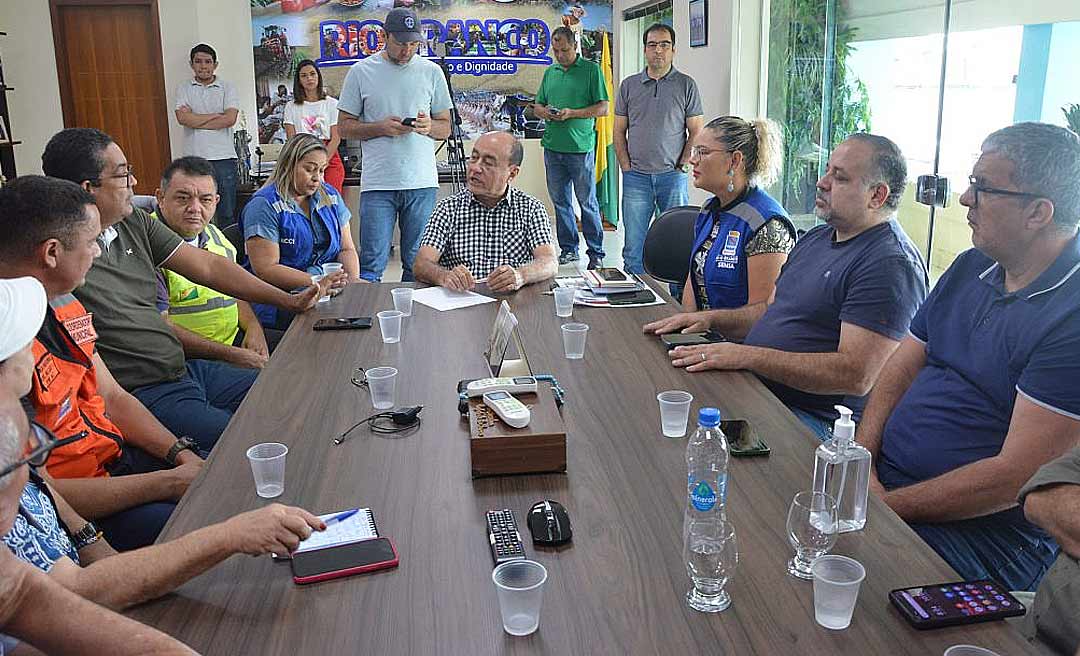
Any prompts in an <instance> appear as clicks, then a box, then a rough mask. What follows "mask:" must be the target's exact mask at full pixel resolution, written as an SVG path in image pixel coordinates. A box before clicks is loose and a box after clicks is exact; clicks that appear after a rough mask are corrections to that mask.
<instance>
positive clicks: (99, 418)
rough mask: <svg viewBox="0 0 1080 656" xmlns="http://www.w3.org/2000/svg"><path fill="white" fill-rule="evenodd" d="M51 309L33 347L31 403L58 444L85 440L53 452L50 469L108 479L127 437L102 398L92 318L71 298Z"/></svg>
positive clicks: (51, 305) (57, 300)
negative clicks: (111, 466) (93, 357)
mask: <svg viewBox="0 0 1080 656" xmlns="http://www.w3.org/2000/svg"><path fill="white" fill-rule="evenodd" d="M49 308H50V310H49V313H48V314H47V315H46V317H45V325H43V326H42V328H41V331H40V332H39V333H38V337H37V339H35V340H34V344H33V353H34V381H33V382H34V385H33V388H32V389H31V390H30V401H31V403H33V405H34V409H35V411H36V420H37V421H38V422H39V423H40V424H41V425H42V426H45V427H46V428H48V429H49V430H51V431H52V432H53V433H55V434H56V436H57V437H58V438H60V439H65V438H69V437H75V436H77V435H82V436H83V438H82V439H80V440H78V441H77V442H73V443H71V444H67V445H65V446H61V447H59V448H56V449H53V450H52V453H50V454H49V461H48V462H47V463H46V467H47V469H48V471H49V474H51V475H52V476H55V477H56V478H91V477H96V476H108V472H107V471H106V467H107V466H109V465H111V464H112V463H113V462H114V461H116V460H117V459H118V458H119V457H120V454H121V450H122V449H123V447H124V437H123V435H121V433H120V429H119V428H117V427H116V425H115V424H113V423H112V421H111V420H110V419H109V417H108V415H107V414H106V413H105V399H103V398H101V395H100V394H98V389H97V371H96V368H95V367H94V361H93V360H92V359H91V358H92V356H93V354H94V343H95V342H96V341H97V333H96V332H95V331H94V323H93V317H92V315H91V314H90V313H89V312H87V311H86V308H84V307H83V305H82V303H80V302H79V301H77V300H75V297H74V296H72V295H71V294H64V295H63V296H60V297H58V298H54V299H53V300H51V301H49Z"/></svg>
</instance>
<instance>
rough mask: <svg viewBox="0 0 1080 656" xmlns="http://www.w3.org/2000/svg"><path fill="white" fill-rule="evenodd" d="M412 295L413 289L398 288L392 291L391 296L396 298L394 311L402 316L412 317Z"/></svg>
mask: <svg viewBox="0 0 1080 656" xmlns="http://www.w3.org/2000/svg"><path fill="white" fill-rule="evenodd" d="M412 294H413V290H412V287H398V288H397V289H391V290H390V295H391V296H393V297H394V309H395V310H397V311H398V312H400V313H401V315H402V316H405V317H411V316H412Z"/></svg>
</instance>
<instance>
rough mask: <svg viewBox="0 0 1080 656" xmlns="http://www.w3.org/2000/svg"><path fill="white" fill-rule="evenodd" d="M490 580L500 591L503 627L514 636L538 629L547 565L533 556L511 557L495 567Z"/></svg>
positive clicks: (527, 633) (500, 610)
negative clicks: (531, 557)
mask: <svg viewBox="0 0 1080 656" xmlns="http://www.w3.org/2000/svg"><path fill="white" fill-rule="evenodd" d="M491 580H492V581H494V582H495V589H496V590H497V591H498V593H499V612H500V613H501V614H502V622H503V629H505V630H506V632H507V633H509V634H510V635H513V636H525V635H529V634H530V633H532V632H534V631H536V629H537V628H538V627H539V626H540V606H541V605H543V602H544V582H545V581H547V569H545V568H544V566H543V565H541V564H540V563H537V562H534V561H531V560H511V561H509V562H505V563H503V564H502V565H499V566H498V567H496V568H495V571H493V572H492V573H491Z"/></svg>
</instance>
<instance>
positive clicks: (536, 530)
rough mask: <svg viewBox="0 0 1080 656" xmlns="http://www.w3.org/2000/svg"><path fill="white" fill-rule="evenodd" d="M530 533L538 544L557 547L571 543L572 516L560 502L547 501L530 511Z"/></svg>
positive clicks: (572, 533)
mask: <svg viewBox="0 0 1080 656" xmlns="http://www.w3.org/2000/svg"><path fill="white" fill-rule="evenodd" d="M528 523H529V532H530V533H532V536H533V542H534V543H536V544H545V545H557V544H563V543H566V542H569V541H570V538H571V537H573V535H574V531H573V530H572V529H571V528H570V515H569V514H568V513H567V512H566V508H563V506H562V504H561V503H559V502H558V501H551V500H550V499H545V500H544V501H540V502H539V503H537V504H535V505H533V507H532V508H530V509H529V519H528Z"/></svg>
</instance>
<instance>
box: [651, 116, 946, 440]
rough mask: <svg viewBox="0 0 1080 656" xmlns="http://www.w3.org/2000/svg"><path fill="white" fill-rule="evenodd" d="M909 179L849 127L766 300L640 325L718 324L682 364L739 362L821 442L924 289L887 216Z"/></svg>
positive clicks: (896, 159) (694, 367)
mask: <svg viewBox="0 0 1080 656" xmlns="http://www.w3.org/2000/svg"><path fill="white" fill-rule="evenodd" d="M906 183H907V165H906V164H905V162H904V156H903V154H902V153H901V152H900V149H899V147H897V145H896V144H894V143H893V142H892V141H889V140H888V139H886V138H885V137H881V136H878V135H873V134H865V133H859V134H855V135H852V136H850V137H848V138H847V139H845V140H844V142H843V143H841V144H840V145H839V146H837V147H836V149H835V150H834V151H833V152H832V155H831V156H830V157H829V164H828V167H827V168H826V170H825V175H823V176H822V177H821V179H820V180H818V182H817V200H816V201H815V203H814V211H815V213H816V214H817V216H818V217H819V218H821V219H822V220H824V221H825V222H826V225H821V226H818V227H816V228H814V229H813V230H811V231H810V232H808V233H806V235H804V236H803V237H802V238H801V239H800V240H799V241H798V243H797V244H795V249H794V250H792V251H791V255H790V256H789V257H788V261H787V263H785V264H784V268H783V269H781V271H780V276H779V277H778V278H777V280H776V294H775V296H774V298H773V299H772V300H771V301H768V302H761V303H755V304H753V305H746V306H743V307H741V308H734V309H722V310H705V311H703V312H689V313H683V314H676V315H675V316H672V317H668V318H667V319H661V320H660V321H655V322H653V323H650V324H647V325H646V326H645V328H644V329H645V332H653V333H657V334H660V333H670V332H675V331H678V330H682V331H683V332H693V331H699V330H707V329H712V330H716V331H718V332H720V333H722V334H724V335H725V336H727V338H728V339H731V340H734V339H743V343H742V344H737V343H735V342H725V343H722V344H710V345H707V346H680V347H679V348H677V349H674V350H673V351H671V357H672V360H673V361H672V364H674V365H675V366H677V367H686V370H687V371H705V370H708V369H749V370H750V371H753V372H754V373H756V374H758V376H760V377H761V379H762V381H763V382H764V383H765V384H766V385H767V386H768V387H769V389H770V390H772V392H773V393H774V394H776V396H777V397H778V398H779V399H780V400H781V401H783V402H784V404H785V405H786V406H787V407H788V408H790V409H791V411H792V412H793V413H794V414H795V415H796V416H797V417H798V418H799V419H800V420H802V421H803V423H804V424H806V425H807V426H808V427H810V428H811V429H812V430H813V431H814V432H815V434H817V436H818V437H819V438H821V439H822V440H824V439H827V438H828V437H829V435H830V432H829V430H830V427H831V424H832V421H833V420H834V419H836V417H837V413H836V411H835V410H834V409H833V406H835V405H837V404H840V403H842V404H844V405H846V406H847V407H849V408H851V409H852V410H853V411H855V413H856V417H858V415H859V413H860V412H861V410H862V407H863V405H864V404H865V401H866V397H865V395H866V394H867V393H868V392H869V391H870V387H871V386H872V385H873V384H874V381H875V380H876V379H877V375H878V372H879V371H881V367H882V365H884V364H885V361H886V360H888V359H889V356H890V355H892V353H893V351H894V350H896V347H897V346H899V344H900V340H902V339H903V338H904V336H905V335H906V334H907V330H908V324H909V323H910V322H911V317H912V315H913V314H915V310H916V309H917V308H918V307H919V304H920V303H922V301H923V299H924V298H926V288H927V278H926V268H925V267H924V266H923V263H922V258H921V257H920V256H919V252H918V250H917V249H916V248H915V245H914V244H912V243H911V240H910V239H908V236H907V235H906V234H905V233H904V230H903V228H901V227H900V224H899V222H897V220H896V208H897V206H898V205H899V203H900V198H901V197H902V196H903V193H904V186H905V185H906Z"/></svg>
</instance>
